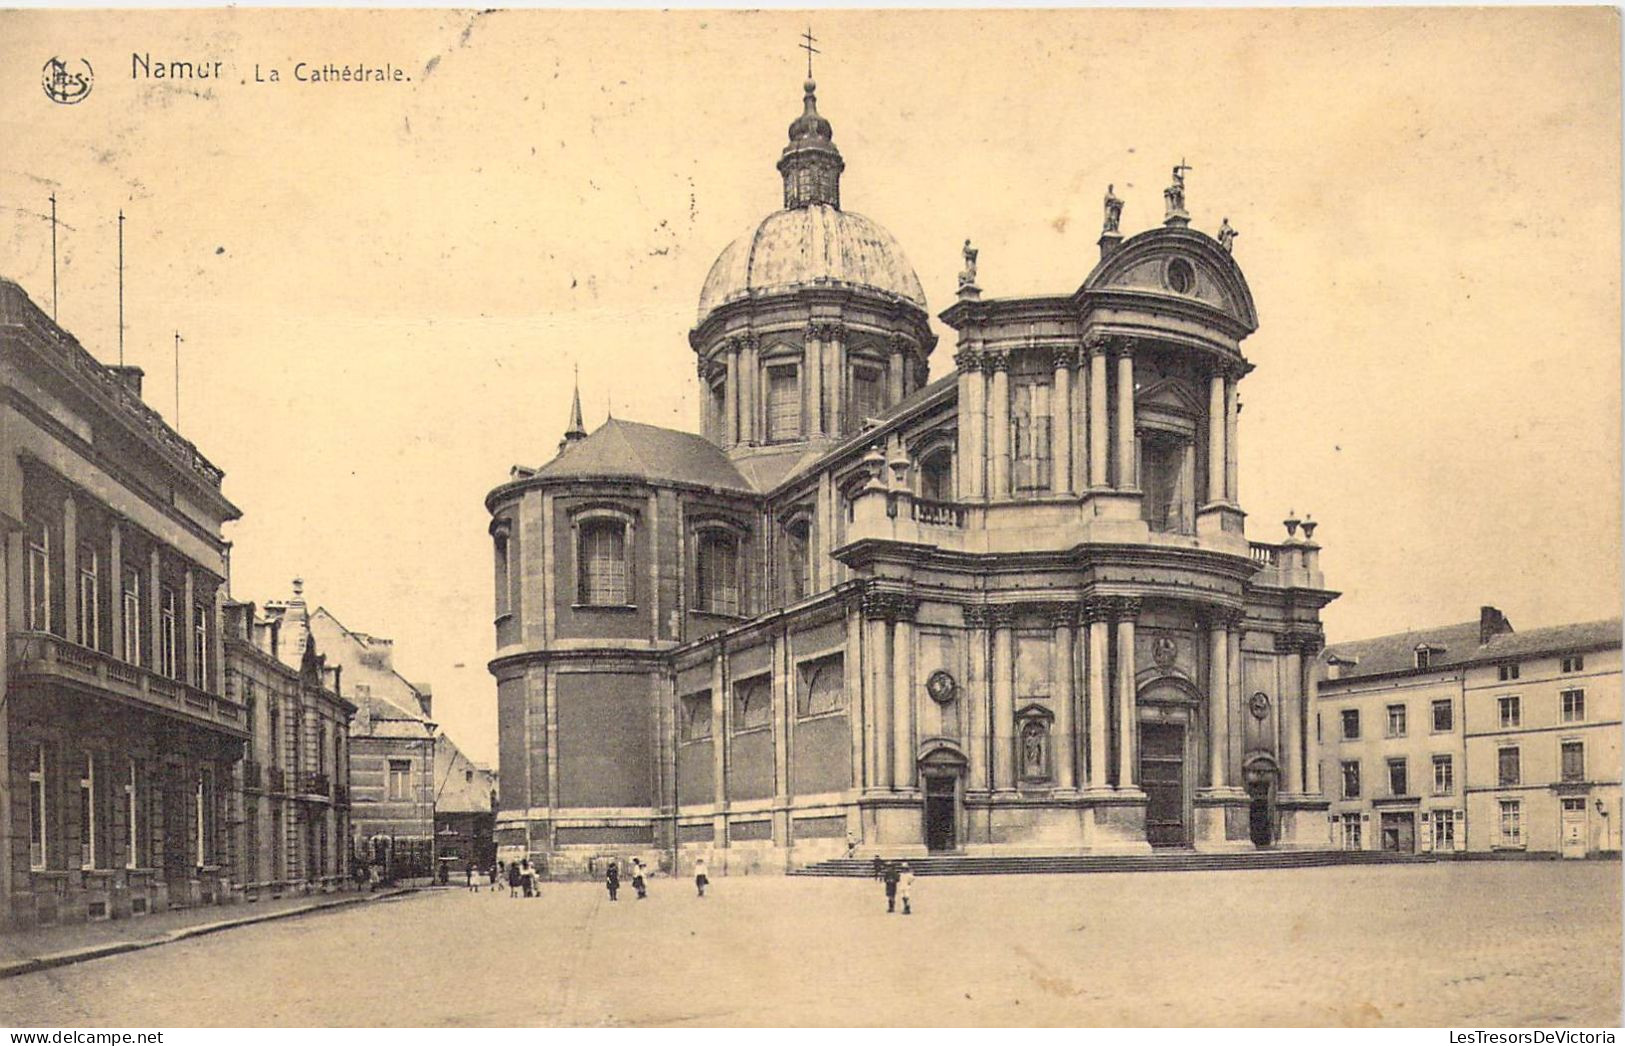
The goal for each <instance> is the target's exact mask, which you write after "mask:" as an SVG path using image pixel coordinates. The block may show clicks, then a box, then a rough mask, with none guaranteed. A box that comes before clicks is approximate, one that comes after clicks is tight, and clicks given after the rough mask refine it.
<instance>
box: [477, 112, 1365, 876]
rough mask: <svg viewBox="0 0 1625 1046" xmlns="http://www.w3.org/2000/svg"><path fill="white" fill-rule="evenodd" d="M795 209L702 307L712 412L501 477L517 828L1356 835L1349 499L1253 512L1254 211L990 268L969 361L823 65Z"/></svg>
mask: <svg viewBox="0 0 1625 1046" xmlns="http://www.w3.org/2000/svg"><path fill="white" fill-rule="evenodd" d="M803 106H804V111H803V113H802V115H801V116H800V117H798V118H797V119H796V120H795V121H794V122H793V123H792V124H791V125H790V131H789V142H788V144H787V145H786V146H785V148H784V150H783V152H782V154H781V155H780V158H779V160H778V165H777V166H778V170H779V172H780V174H781V175H782V178H783V208H782V209H780V210H778V211H775V212H774V213H772V214H770V215H769V216H768V217H766V218H765V219H763V220H762V221H761V222H760V223H758V224H757V225H756V226H755V227H753V228H752V229H750V230H749V231H747V232H746V233H745V235H744V236H742V237H741V238H740V239H738V240H737V241H735V242H734V243H733V244H731V245H730V246H728V247H727V248H726V249H725V250H724V251H723V252H722V254H721V255H720V256H719V257H718V259H717V261H716V263H715V264H714V265H713V267H712V269H711V272H710V274H709V276H708V277H707V279H706V281H705V284H704V287H703V288H702V289H701V292H700V299H699V312H698V318H697V322H696V324H695V326H694V327H693V329H692V330H691V331H690V332H689V336H688V345H689V349H690V350H691V351H692V352H693V353H694V355H695V363H696V368H697V376H698V379H699V381H700V385H701V389H702V393H703V395H702V410H701V417H700V419H699V422H700V424H699V429H700V432H701V434H700V435H695V434H691V433H686V432H677V431H672V430H669V429H663V428H657V427H654V426H649V425H642V424H637V423H634V422H630V421H624V420H619V419H615V420H611V421H608V422H606V423H605V424H604V425H603V426H602V427H600V428H599V429H598V430H597V431H595V432H593V433H591V434H590V435H589V434H587V433H586V431H585V428H584V426H583V425H582V424H581V418H580V411H579V405H578V406H577V407H576V409H575V410H574V412H573V415H572V418H571V423H570V425H569V427H568V430H567V432H566V434H565V440H564V442H563V444H561V446H560V452H559V453H558V454H557V455H556V456H555V457H553V459H552V460H551V461H549V462H547V463H546V464H544V465H541V466H540V467H533V468H527V467H517V468H515V469H514V470H513V471H512V474H511V476H510V478H509V480H508V481H507V482H505V483H503V484H501V485H500V486H498V487H497V488H496V489H494V490H493V491H492V492H491V493H490V494H489V495H488V497H487V499H486V507H487V509H488V511H489V512H490V516H491V523H490V534H491V539H492V542H493V554H494V559H495V579H496V580H495V588H496V603H495V615H496V622H495V624H496V639H497V652H496V657H495V658H494V659H493V661H492V662H491V666H490V667H491V671H492V672H493V674H494V675H495V676H496V679H497V687H498V716H499V732H500V745H501V748H500V760H499V764H500V768H501V787H500V791H501V812H500V813H499V814H498V829H497V834H498V842H499V848H500V849H501V850H502V851H503V852H505V853H507V854H512V855H517V854H521V853H529V854H531V855H533V856H535V857H536V858H537V859H542V860H546V861H548V862H549V866H550V868H551V869H552V870H553V871H554V873H555V874H568V873H570V872H573V871H584V870H588V869H594V868H596V867H597V860H596V859H597V858H600V857H604V856H608V855H626V854H633V853H636V854H642V855H643V856H644V857H645V858H646V859H648V860H651V861H654V860H660V861H663V862H664V863H666V864H667V865H669V864H670V863H671V861H672V860H673V858H676V859H677V861H678V862H679V864H682V863H684V862H686V861H688V860H689V859H690V858H691V857H692V856H695V855H700V854H704V855H706V856H708V857H709V859H710V862H711V868H712V869H713V870H716V871H722V870H734V871H740V870H749V869H783V868H785V867H786V866H788V865H792V864H801V863H805V862H807V861H810V860H813V859H816V858H820V857H826V856H830V855H833V854H837V853H840V852H841V851H842V850H843V849H844V844H845V841H846V839H847V838H848V837H849V836H850V837H852V838H854V839H856V840H857V841H858V843H859V845H860V848H861V852H862V853H865V854H867V853H885V854H891V855H902V854H923V853H926V852H965V853H1021V852H1037V853H1056V852H1081V851H1092V852H1134V851H1149V850H1150V849H1151V848H1152V847H1175V848H1179V847H1193V846H1194V847H1197V848H1204V849H1223V848H1251V847H1254V846H1278V845H1280V846H1319V847H1324V846H1325V845H1326V827H1325V826H1326V819H1325V818H1326V813H1325V811H1326V800H1325V798H1324V797H1323V795H1322V792H1321V780H1320V768H1321V759H1320V756H1319V752H1318V739H1317V736H1316V734H1315V733H1314V731H1313V730H1312V729H1308V728H1307V724H1309V723H1310V719H1309V715H1308V710H1310V709H1312V708H1314V707H1315V705H1316V701H1315V696H1314V688H1315V684H1316V681H1317V672H1316V670H1315V657H1314V655H1315V653H1316V652H1317V651H1318V649H1319V646H1320V642H1321V635H1322V630H1321V626H1320V621H1319V611H1320V608H1321V607H1322V606H1324V605H1325V604H1326V603H1327V602H1328V601H1330V600H1331V599H1332V598H1334V596H1335V593H1333V592H1331V591H1329V590H1327V588H1326V587H1325V584H1324V583H1323V581H1322V577H1321V572H1320V566H1319V545H1317V544H1316V543H1315V542H1314V540H1313V531H1314V526H1313V524H1304V525H1303V526H1302V529H1301V532H1300V530H1299V523H1298V521H1297V520H1295V519H1294V520H1290V521H1288V526H1287V536H1286V540H1285V541H1283V542H1281V543H1278V544H1261V543H1256V542H1249V541H1248V539H1247V536H1246V533H1245V529H1244V523H1245V514H1244V512H1243V511H1242V509H1241V501H1240V495H1239V486H1238V476H1237V469H1236V461H1237V458H1236V446H1237V440H1238V436H1239V428H1238V424H1237V422H1238V413H1239V412H1238V409H1237V390H1238V386H1239V383H1240V381H1241V379H1242V378H1243V377H1245V376H1246V374H1247V373H1248V371H1250V370H1251V369H1252V365H1251V364H1250V363H1249V362H1248V361H1247V360H1246V359H1245V357H1244V356H1243V355H1242V352H1241V342H1242V340H1243V339H1245V338H1246V337H1247V336H1248V335H1249V334H1251V333H1252V331H1253V330H1254V329H1255V328H1256V326H1257V323H1258V319H1257V315H1256V313H1255V311H1254V307H1253V302H1252V296H1251V293H1250V291H1249V290H1248V287H1247V283H1246V280H1245V279H1244V277H1243V275H1242V272H1241V269H1240V268H1239V267H1238V265H1237V264H1236V261H1235V258H1234V257H1233V255H1232V254H1231V251H1230V247H1231V244H1232V231H1231V230H1230V229H1229V227H1228V225H1227V224H1226V225H1224V226H1222V227H1221V228H1220V229H1219V230H1218V232H1217V236H1210V235H1207V234H1206V233H1202V232H1198V231H1197V230H1195V229H1193V228H1191V227H1190V216H1189V214H1188V213H1187V211H1186V207H1185V195H1184V194H1185V186H1184V173H1185V170H1186V169H1185V168H1184V167H1178V168H1176V169H1175V170H1174V173H1173V180H1172V184H1170V186H1169V187H1168V189H1167V190H1166V192H1165V193H1164V205H1165V218H1164V221H1163V223H1162V224H1161V225H1159V226H1155V227H1153V228H1150V229H1147V230H1145V231H1143V232H1140V233H1138V234H1137V235H1134V236H1131V237H1128V238H1124V236H1123V235H1122V234H1121V233H1120V232H1119V220H1120V215H1121V211H1122V208H1123V201H1122V200H1120V199H1118V198H1117V197H1116V196H1115V195H1112V194H1111V193H1110V192H1108V194H1107V199H1106V203H1105V224H1104V229H1103V232H1102V235H1101V239H1100V257H1099V260H1098V261H1095V262H1093V263H1092V265H1089V264H1085V263H1080V266H1079V267H1080V269H1087V275H1085V276H1084V277H1083V279H1082V282H1081V283H1076V282H1071V281H1075V280H1076V278H1077V277H1076V276H1072V277H1070V278H1069V277H1067V276H1066V275H1064V274H1062V275H1059V276H1058V277H1057V282H1063V281H1065V282H1066V285H1067V286H1071V287H1074V288H1075V289H1072V290H1062V291H1060V292H1058V293H1054V294H1044V295H1035V296H1026V297H1011V298H996V299H995V298H984V297H983V296H982V292H981V289H980V287H979V286H978V276H977V271H976V252H975V251H974V249H972V248H971V246H970V244H969V243H967V244H966V250H965V262H966V267H965V272H964V273H963V274H962V275H961V277H960V281H959V283H960V285H959V288H958V292H957V300H956V301H955V302H954V304H953V305H952V306H951V307H950V308H949V309H948V310H947V311H945V312H944V313H942V314H941V319H942V321H943V322H944V323H945V324H947V326H948V327H949V328H951V329H952V330H954V331H955V332H956V335H957V345H956V346H955V354H954V358H953V363H954V369H953V371H952V372H951V373H949V374H948V375H947V376H945V377H942V378H940V379H938V380H936V381H930V380H929V362H930V359H931V357H932V354H933V352H934V351H935V349H936V348H937V336H936V334H934V333H933V331H932V328H931V325H930V322H929V318H928V313H927V311H926V296H925V292H924V289H923V288H922V287H921V285H920V283H919V280H918V279H917V278H916V276H915V274H914V272H913V269H912V267H911V266H910V265H909V263H908V261H907V260H906V258H905V257H904V255H903V252H902V250H901V248H900V247H899V246H898V244H897V243H896V241H895V240H894V239H893V238H892V237H891V236H890V235H889V234H888V233H887V232H886V231H885V230H884V229H883V228H881V226H880V225H878V224H877V223H875V222H874V221H872V220H870V219H868V218H865V217H863V216H861V215H859V214H856V213H854V212H853V211H850V210H847V209H845V207H844V206H843V203H842V198H841V192H840V180H841V175H842V172H843V170H844V168H845V161H844V159H843V158H842V156H841V154H840V152H839V151H838V149H837V148H836V146H835V144H834V141H833V131H832V128H831V125H830V123H829V121H827V120H826V119H825V118H824V117H823V116H821V115H820V114H819V113H818V111H817V106H816V99H815V92H814V85H813V84H812V83H811V82H810V81H809V82H808V84H807V87H806V92H805V98H804V102H803Z"/></svg>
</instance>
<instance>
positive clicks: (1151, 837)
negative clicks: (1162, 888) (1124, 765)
mask: <svg viewBox="0 0 1625 1046" xmlns="http://www.w3.org/2000/svg"><path fill="white" fill-rule="evenodd" d="M1199 704H1200V695H1199V694H1198V693H1197V691H1196V688H1195V687H1194V686H1192V685H1191V683H1190V682H1189V681H1188V680H1186V679H1184V678H1183V677H1179V676H1162V677H1159V678H1156V679H1153V680H1151V681H1149V682H1147V683H1146V684H1144V685H1143V686H1142V687H1141V688H1140V693H1139V720H1140V723H1139V726H1140V788H1141V790H1142V791H1144V792H1145V797H1146V804H1145V838H1146V842H1148V843H1150V844H1151V845H1152V846H1156V847H1181V846H1190V845H1191V835H1192V833H1191V825H1192V822H1193V817H1194V815H1193V810H1192V795H1193V789H1194V787H1195V784H1196V766H1197V760H1196V738H1195V737H1194V736H1193V730H1194V725H1195V724H1196V722H1197V714H1196V710H1197V708H1198V706H1199Z"/></svg>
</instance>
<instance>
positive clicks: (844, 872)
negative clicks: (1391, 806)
mask: <svg viewBox="0 0 1625 1046" xmlns="http://www.w3.org/2000/svg"><path fill="white" fill-rule="evenodd" d="M1433 859H1434V858H1433V855H1432V854H1408V853H1389V852H1386V851H1382V850H1253V851H1246V852H1241V853H1198V852H1196V851H1195V850H1160V851H1158V852H1156V853H1151V854H1116V855H1113V854H1089V855H1085V854H1062V855H1055V856H1050V857H1046V856H1022V857H963V856H956V855H941V856H933V857H909V858H906V860H907V861H908V864H909V868H910V869H911V870H912V871H913V872H914V874H915V875H1061V874H1076V873H1081V872H1224V871H1246V870H1252V869H1260V868H1324V867H1328V866H1331V865H1349V864H1359V865H1366V864H1428V863H1432V861H1433ZM890 860H900V859H898V858H891V859H890ZM790 874H791V875H812V876H828V877H846V878H858V879H863V878H868V877H870V876H872V875H874V858H873V856H870V857H867V858H863V857H851V858H847V857H839V858H832V859H830V860H827V861H819V862H818V863H816V864H810V865H807V866H806V867H804V868H794V869H791V871H790Z"/></svg>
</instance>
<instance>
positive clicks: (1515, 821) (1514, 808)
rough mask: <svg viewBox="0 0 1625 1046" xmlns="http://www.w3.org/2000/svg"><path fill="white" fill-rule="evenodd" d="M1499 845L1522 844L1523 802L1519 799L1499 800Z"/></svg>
mask: <svg viewBox="0 0 1625 1046" xmlns="http://www.w3.org/2000/svg"><path fill="white" fill-rule="evenodd" d="M1501 845H1502V846H1522V845H1523V802H1522V801H1521V800H1518V799H1502V800H1501Z"/></svg>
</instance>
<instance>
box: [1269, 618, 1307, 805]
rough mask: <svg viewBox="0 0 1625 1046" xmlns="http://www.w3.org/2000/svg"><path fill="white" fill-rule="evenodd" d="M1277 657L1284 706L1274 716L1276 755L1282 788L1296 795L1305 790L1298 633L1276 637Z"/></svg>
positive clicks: (1285, 791) (1277, 676)
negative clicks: (1300, 760) (1299, 692)
mask: <svg viewBox="0 0 1625 1046" xmlns="http://www.w3.org/2000/svg"><path fill="white" fill-rule="evenodd" d="M1275 659H1276V664H1277V665H1278V666H1279V667H1278V671H1277V673H1276V678H1278V679H1279V680H1281V707H1280V709H1279V710H1278V713H1277V715H1276V717H1275V728H1276V731H1277V733H1276V748H1277V751H1276V759H1277V760H1278V761H1279V763H1280V766H1281V791H1282V792H1284V793H1286V794H1288V795H1296V794H1297V793H1299V792H1302V791H1303V771H1302V768H1301V767H1300V766H1299V765H1298V761H1299V759H1300V757H1301V756H1300V753H1301V751H1302V748H1301V744H1302V741H1303V734H1302V730H1303V712H1302V709H1301V708H1300V707H1299V702H1298V683H1299V677H1298V672H1299V667H1298V664H1299V658H1298V637H1297V636H1292V635H1278V636H1276V637H1275Z"/></svg>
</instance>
